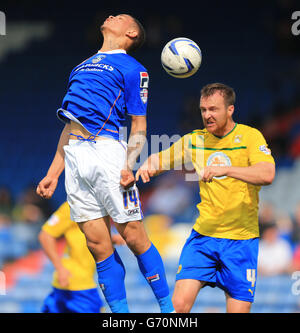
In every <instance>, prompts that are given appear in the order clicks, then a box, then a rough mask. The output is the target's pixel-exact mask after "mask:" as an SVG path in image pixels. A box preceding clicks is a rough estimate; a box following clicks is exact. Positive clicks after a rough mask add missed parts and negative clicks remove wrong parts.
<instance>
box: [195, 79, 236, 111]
mask: <svg viewBox="0 0 300 333" xmlns="http://www.w3.org/2000/svg"><path fill="white" fill-rule="evenodd" d="M216 91H219V92H220V94H221V95H222V96H223V97H224V101H225V104H226V105H227V106H229V105H234V103H235V92H234V90H233V89H232V88H231V87H229V86H227V85H226V84H223V83H210V84H207V85H206V86H204V87H203V88H202V89H201V97H208V96H211V95H213V94H214V93H215V92H216Z"/></svg>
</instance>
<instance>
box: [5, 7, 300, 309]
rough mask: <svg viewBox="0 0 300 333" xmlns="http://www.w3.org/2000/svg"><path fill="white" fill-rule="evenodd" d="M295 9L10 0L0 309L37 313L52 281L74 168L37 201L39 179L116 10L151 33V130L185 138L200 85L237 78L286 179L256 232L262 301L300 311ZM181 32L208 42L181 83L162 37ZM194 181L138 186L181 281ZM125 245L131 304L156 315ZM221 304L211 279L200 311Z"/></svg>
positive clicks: (248, 114)
mask: <svg viewBox="0 0 300 333" xmlns="http://www.w3.org/2000/svg"><path fill="white" fill-rule="evenodd" d="M199 3H200V4H199ZM297 9H298V10H299V9H300V8H296V1H293V0H280V1H264V2H259V1H243V2H239V1H226V2H224V1H214V2H209V1H205V2H202V1H201V2H198V5H195V6H194V5H192V4H184V5H183V6H182V7H181V6H174V5H169V3H168V2H161V3H160V4H156V3H155V2H151V3H150V2H145V3H144V2H143V3H142V2H136V3H135V2H129V3H128V4H127V5H125V4H124V3H123V2H121V1H120V2H117V1H114V2H110V3H109V4H108V3H106V2H100V1H98V2H96V1H89V2H87V3H85V4H79V3H77V2H73V1H72V2H71V1H59V2H55V1H48V0H46V1H43V2H42V4H41V2H40V1H35V0H31V1H17V0H12V1H1V7H0V10H1V11H3V12H4V13H5V14H6V21H7V26H6V35H5V36H0V73H1V74H0V75H1V76H0V77H1V80H0V110H1V111H0V112H1V121H0V133H1V140H0V153H1V158H0V270H1V274H0V280H1V283H0V312H17V313H18V312H26V313H29V312H39V311H40V307H41V304H42V301H43V299H44V297H45V296H46V295H47V293H48V292H49V291H50V288H51V286H50V283H51V274H52V271H53V268H52V265H51V263H50V262H49V261H48V259H47V258H46V257H45V256H44V254H43V252H42V251H41V248H40V245H39V243H38V241H37V234H38V232H39V230H40V227H41V225H42V223H43V222H44V221H45V220H46V219H47V217H48V216H49V215H50V214H51V213H52V212H53V211H54V210H55V209H56V208H57V207H58V206H59V205H60V204H61V203H62V202H63V201H64V200H65V192H64V179H63V177H62V178H61V180H60V183H59V186H58V189H57V191H56V193H55V195H54V197H53V199H52V200H50V201H45V200H41V199H39V198H38V197H37V196H36V195H35V193H34V189H35V187H36V185H37V183H38V182H39V180H40V179H41V178H42V177H43V176H44V175H45V172H46V170H47V168H48V166H49V163H50V162H51V160H52V157H53V154H54V152H55V149H56V144H57V140H58V136H59V134H60V132H61V130H62V126H63V125H62V123H61V122H60V121H59V120H58V119H57V118H56V115H55V113H56V109H57V108H58V107H59V106H60V103H61V101H62V98H63V96H64V93H65V91H66V85H67V79H68V75H69V73H70V71H71V70H72V68H73V67H74V66H75V65H76V64H78V63H80V62H81V61H82V60H83V59H85V58H87V57H88V56H89V55H91V54H94V53H95V52H96V51H97V50H98V49H99V47H100V45H101V37H100V34H99V25H100V23H101V22H102V21H103V18H105V17H106V16H107V15H109V14H113V15H115V14H118V13H129V14H132V15H133V16H136V17H137V18H138V19H140V21H141V22H142V23H143V25H144V26H145V28H146V31H147V42H146V45H145V46H144V48H143V49H142V50H140V51H138V52H137V53H136V55H135V56H136V58H137V59H139V60H140V61H141V62H142V63H143V64H144V65H145V67H147V69H148V70H149V73H150V94H149V95H150V99H149V107H148V139H149V141H150V136H151V135H152V134H158V135H162V134H167V135H169V136H172V135H174V134H181V135H182V134H184V133H187V132H189V131H190V130H192V129H194V128H199V127H201V119H200V113H199V110H198V100H199V92H200V89H201V87H202V86H203V85H204V84H206V83H209V82H223V83H226V84H229V85H231V86H232V87H234V89H235V90H236V93H237V103H236V112H235V116H234V118H235V120H236V121H237V122H242V123H245V124H248V125H253V126H255V127H257V128H259V129H260V130H261V131H262V132H263V134H264V135H265V137H266V139H267V141H268V143H269V145H270V148H271V149H272V152H273V155H274V157H275V159H276V163H277V176H276V179H275V181H274V183H273V185H271V186H270V187H268V188H263V189H262V191H261V207H260V227H261V231H262V237H261V241H260V242H261V251H262V253H263V252H264V258H267V260H266V259H264V260H266V261H264V265H270V266H271V267H273V268H274V269H273V271H271V272H269V273H268V274H267V272H266V271H263V270H261V271H260V272H259V277H258V281H257V292H256V301H255V303H254V306H253V310H252V311H253V312H299V310H300V299H299V296H297V295H296V294H297V293H298V292H299V290H298V289H299V288H298V287H297V276H296V275H295V274H294V275H293V272H296V271H299V270H300V259H299V257H300V256H299V245H300V206H299V203H300V188H299V179H300V94H299V93H300V91H299V84H298V83H299V78H300V62H299V55H300V35H299V36H294V35H293V34H292V32H291V26H292V24H293V21H292V20H291V15H292V13H293V12H294V11H295V10H297ZM182 36H184V37H188V38H191V39H193V40H194V41H195V42H197V43H198V44H199V46H200V48H201V49H202V53H203V63H202V65H201V67H200V70H199V72H198V73H197V74H196V75H194V76H193V77H191V78H188V79H185V80H180V79H174V78H172V77H170V76H168V75H167V74H166V73H165V72H164V71H163V69H162V68H161V65H160V52H161V49H162V47H163V46H164V44H165V43H166V42H167V41H169V40H170V39H172V38H175V37H182ZM197 187H198V185H197V184H196V183H186V182H184V181H183V175H182V174H181V173H180V172H172V173H168V174H166V175H163V176H160V177H158V178H156V179H155V180H154V181H153V182H152V183H151V184H150V185H147V186H145V185H143V184H140V192H141V197H142V201H143V209H144V213H145V215H146V220H145V223H146V226H147V228H148V231H149V234H150V237H151V238H152V240H153V241H154V242H155V244H156V245H157V246H158V248H159V250H160V251H161V253H162V255H163V257H164V260H165V265H166V271H167V277H168V281H169V284H170V287H171V290H172V289H173V287H174V277H175V274H176V270H177V260H178V255H179V253H180V250H181V247H182V244H183V242H184V239H185V237H186V236H187V235H188V233H189V231H190V229H191V226H192V225H193V221H194V220H195V217H196V214H197V211H196V210H195V204H196V203H197V202H198V201H199V195H198V190H197ZM274 225H275V227H274ZM61 246H63V241H62V242H61ZM119 251H120V254H121V256H122V258H123V260H124V261H125V265H126V267H127V275H126V286H127V290H128V301H129V305H130V308H131V310H132V311H133V312H148V313H149V312H157V311H158V307H157V305H156V302H155V300H154V299H153V296H152V294H151V292H150V289H149V288H148V286H146V282H145V281H144V280H143V279H142V276H141V275H140V273H139V272H138V268H137V265H136V262H135V259H134V258H133V256H132V255H131V254H130V253H129V252H128V250H127V249H126V248H125V247H121V248H120V250H119ZM268 251H269V252H268ZM268 253H273V254H274V255H271V256H270V255H268ZM298 279H299V277H298ZM224 310H225V307H224V296H223V293H222V292H221V291H219V290H217V289H210V288H205V289H204V290H202V291H201V292H200V294H199V297H198V299H197V302H196V304H195V306H194V308H193V312H224Z"/></svg>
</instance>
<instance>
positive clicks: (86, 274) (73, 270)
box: [39, 202, 125, 313]
mask: <svg viewBox="0 0 300 333" xmlns="http://www.w3.org/2000/svg"><path fill="white" fill-rule="evenodd" d="M62 237H63V238H64V239H65V242H66V244H65V247H64V253H63V256H61V253H60V251H59V249H58V243H57V242H58V240H60V239H61V238H62ZM39 240H40V243H41V246H42V248H43V249H44V251H45V253H46V255H47V256H48V258H49V259H50V260H51V262H52V264H53V266H54V268H55V271H54V274H53V280H52V286H53V289H52V292H51V293H50V294H49V295H48V297H47V298H46V299H45V302H44V305H43V308H42V312H45V313H67V312H78V313H99V312H104V310H105V307H104V303H103V301H102V299H101V297H100V295H99V293H98V289H97V285H96V283H95V280H94V278H95V273H96V266H95V261H94V258H93V257H92V255H91V253H90V251H89V250H88V248H87V246H86V240H85V237H84V234H83V233H82V232H81V230H80V229H79V227H78V225H77V223H76V222H73V221H72V220H71V218H70V207H69V205H68V203H67V202H65V203H63V204H62V205H61V206H60V207H59V208H58V209H57V211H55V212H54V213H53V214H52V215H51V216H50V218H49V219H48V221H46V223H45V224H44V225H43V227H42V230H41V232H40V234H39ZM112 241H113V243H114V244H117V245H120V244H124V243H125V242H124V240H123V239H122V237H121V236H120V235H117V234H115V235H112Z"/></svg>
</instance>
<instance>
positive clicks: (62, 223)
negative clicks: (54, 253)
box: [42, 202, 72, 238]
mask: <svg viewBox="0 0 300 333" xmlns="http://www.w3.org/2000/svg"><path fill="white" fill-rule="evenodd" d="M71 226H72V220H71V217H70V207H69V205H68V203H67V202H64V203H63V204H62V205H61V206H60V207H59V208H58V209H57V210H56V211H55V212H54V213H53V214H52V215H51V216H50V218H49V219H48V220H47V221H46V222H45V224H44V225H43V226H42V230H43V231H45V232H47V233H48V234H49V235H51V236H53V237H55V238H58V237H60V236H62V235H63V234H64V233H65V232H66V230H67V229H68V228H70V227H71Z"/></svg>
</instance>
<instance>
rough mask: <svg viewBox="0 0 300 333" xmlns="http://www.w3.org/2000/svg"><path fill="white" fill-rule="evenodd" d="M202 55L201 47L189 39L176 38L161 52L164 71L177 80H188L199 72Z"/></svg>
mask: <svg viewBox="0 0 300 333" xmlns="http://www.w3.org/2000/svg"><path fill="white" fill-rule="evenodd" d="M201 61H202V54H201V50H200V48H199V46H198V45H197V44H196V43H195V42H194V41H192V40H191V39H188V38H184V37H181V38H175V39H172V40H171V41H169V42H168V43H167V44H166V45H165V47H164V48H163V50H162V52H161V64H162V67H163V68H164V70H165V71H166V72H167V73H168V74H170V75H172V76H174V77H177V78H186V77H189V76H192V75H193V74H195V73H196V72H197V70H198V69H199V67H200V65H201Z"/></svg>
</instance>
